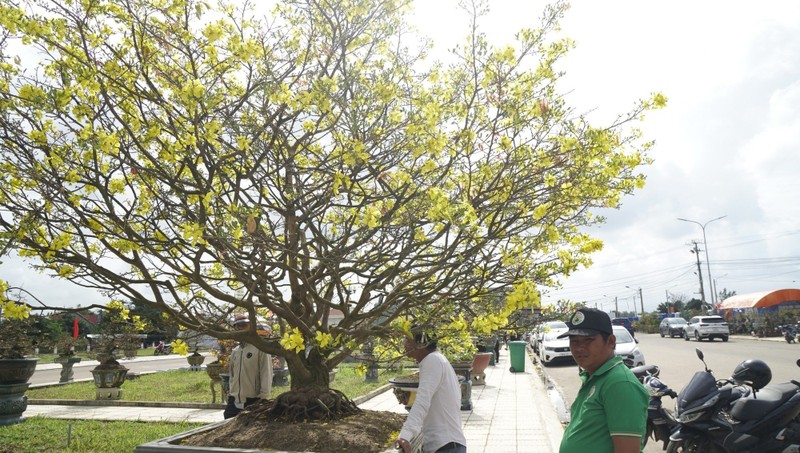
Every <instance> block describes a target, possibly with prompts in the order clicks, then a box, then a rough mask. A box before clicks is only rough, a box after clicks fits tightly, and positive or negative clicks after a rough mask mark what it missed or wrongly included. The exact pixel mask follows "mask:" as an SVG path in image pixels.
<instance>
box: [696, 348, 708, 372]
mask: <svg viewBox="0 0 800 453" xmlns="http://www.w3.org/2000/svg"><path fill="white" fill-rule="evenodd" d="M694 352H695V353H696V354H697V358H698V359H700V361H701V362H703V366H704V367H705V368H706V371H710V370H709V369H708V365H706V361H705V360H703V358H704V356H703V351H701V350H700V348H694Z"/></svg>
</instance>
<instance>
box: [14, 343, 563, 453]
mask: <svg viewBox="0 0 800 453" xmlns="http://www.w3.org/2000/svg"><path fill="white" fill-rule="evenodd" d="M508 353H509V352H508V351H507V350H501V352H500V360H499V362H498V364H497V365H495V366H490V367H488V368H487V369H486V385H484V386H474V387H472V406H473V409H472V410H471V411H462V412H461V419H462V421H463V423H464V434H465V436H466V438H467V450H468V451H469V452H470V453H489V452H491V453H516V452H525V453H552V452H557V451H558V446H559V444H560V443H561V435H562V433H563V428H562V426H561V423H560V422H559V418H558V415H557V413H556V410H555V409H554V407H553V404H552V403H551V402H550V399H549V397H548V394H547V390H546V388H545V385H544V383H543V382H542V378H541V375H540V374H539V371H538V369H537V368H535V367H534V366H533V364H532V362H531V360H530V357H526V364H525V372H524V373H511V371H510V370H509V360H508ZM137 360H141V358H140V359H137ZM172 406H174V405H169V404H167V405H166V406H161V405H157V407H141V406H118V405H113V406H112V405H109V406H96V405H91V406H89V405H86V406H84V405H81V406H78V405H63V406H56V405H39V404H32V403H31V402H29V404H28V409H27V410H26V411H25V416H26V417H32V416H35V415H40V416H43V417H51V418H67V419H101V420H141V421H170V422H175V421H190V422H200V423H213V422H218V421H221V420H222V419H223V418H222V410H221V409H202V408H199V407H184V408H176V407H172ZM199 406H202V405H199ZM359 407H361V408H362V409H368V410H381V411H392V412H397V413H406V410H405V409H404V408H403V406H402V405H400V404H399V403H398V402H397V399H395V397H394V394H393V393H392V391H391V390H389V389H388V387H387V391H384V392H382V393H380V394H378V395H376V396H374V397H373V398H371V399H368V400H367V401H364V402H362V403H360V404H359Z"/></svg>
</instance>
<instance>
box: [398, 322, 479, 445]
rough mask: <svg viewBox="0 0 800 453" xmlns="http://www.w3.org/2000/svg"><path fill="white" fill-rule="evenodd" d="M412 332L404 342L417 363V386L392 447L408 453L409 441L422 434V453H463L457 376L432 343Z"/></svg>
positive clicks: (464, 439)
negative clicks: (409, 408)
mask: <svg viewBox="0 0 800 453" xmlns="http://www.w3.org/2000/svg"><path fill="white" fill-rule="evenodd" d="M412 332H414V334H413V338H407V339H406V343H405V349H406V354H407V355H408V356H409V357H411V358H412V359H414V360H416V361H417V363H419V387H418V388H417V396H416V399H414V404H413V405H412V406H411V410H410V411H409V413H408V418H407V419H406V422H405V423H404V424H403V429H402V430H401V431H400V435H399V436H398V437H397V441H395V446H396V447H397V448H402V449H403V452H404V453H411V445H409V440H411V439H412V438H413V437H414V436H416V435H417V434H419V433H420V432H422V443H423V450H424V451H425V453H466V451H467V439H466V438H465V437H464V431H463V430H462V429H461V386H460V385H459V383H458V377H457V376H456V373H455V371H454V370H453V367H452V366H451V365H450V362H448V361H447V359H446V358H445V357H444V356H443V355H442V354H441V353H440V352H439V351H438V350H437V349H436V341H435V340H432V339H429V338H426V335H425V334H424V333H422V332H415V331H414V330H412Z"/></svg>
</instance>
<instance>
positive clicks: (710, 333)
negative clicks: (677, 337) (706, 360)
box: [683, 316, 731, 341]
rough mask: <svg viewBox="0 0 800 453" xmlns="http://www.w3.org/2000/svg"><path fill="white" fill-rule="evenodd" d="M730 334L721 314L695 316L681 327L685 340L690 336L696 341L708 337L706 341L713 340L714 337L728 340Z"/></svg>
mask: <svg viewBox="0 0 800 453" xmlns="http://www.w3.org/2000/svg"><path fill="white" fill-rule="evenodd" d="M730 334H731V332H730V329H729V328H728V323H727V322H725V318H723V317H722V316H695V317H693V318H692V319H690V320H689V323H688V324H686V327H684V328H683V339H684V340H686V341H689V339H690V338H694V339H695V340H697V341H700V340H702V339H703V338H708V341H714V338H720V339H721V340H722V341H728V336H729V335H730Z"/></svg>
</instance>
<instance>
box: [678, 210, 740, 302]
mask: <svg viewBox="0 0 800 453" xmlns="http://www.w3.org/2000/svg"><path fill="white" fill-rule="evenodd" d="M725 217H728V215H727V214H726V215H723V216H719V217H717V218H714V219H711V220H709V221H707V222H706V223H700V222H697V221H695V220H689V219H682V218H680V217H678V220H681V221H683V222H690V223H694V224H697V225H699V226H700V229H701V230H702V231H703V245H705V247H704V248H705V252H706V273H707V274H708V286H709V289H710V290H711V304H712V305H713V306H714V310H716V309H717V296H716V295H715V294H714V292H715V291H716V289H715V288H714V286H713V285H712V282H713V281H714V280H713V279H712V278H711V262H710V261H709V260H708V240H706V225H708V224H709V223H711V222H714V221H716V220H720V219H724V218H725Z"/></svg>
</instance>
